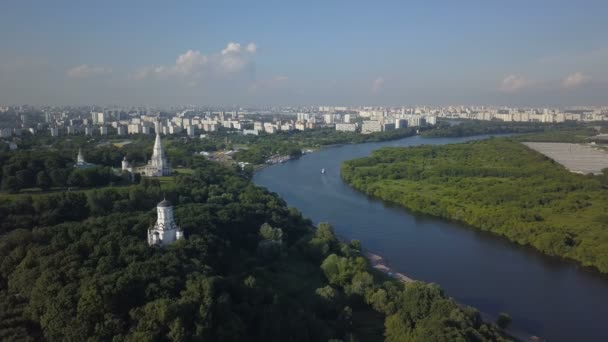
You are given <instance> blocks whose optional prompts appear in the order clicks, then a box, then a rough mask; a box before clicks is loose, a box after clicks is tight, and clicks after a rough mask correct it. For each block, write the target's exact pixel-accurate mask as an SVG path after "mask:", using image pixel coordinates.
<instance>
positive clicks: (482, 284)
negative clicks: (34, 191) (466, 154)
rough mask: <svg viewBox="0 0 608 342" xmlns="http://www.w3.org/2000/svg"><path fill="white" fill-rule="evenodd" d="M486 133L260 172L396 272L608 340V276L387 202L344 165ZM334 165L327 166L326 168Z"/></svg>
mask: <svg viewBox="0 0 608 342" xmlns="http://www.w3.org/2000/svg"><path fill="white" fill-rule="evenodd" d="M481 138H486V136H477V137H466V138H433V139H429V138H422V137H420V136H415V137H410V138H405V139H401V140H396V141H389V142H381V143H366V144H358V145H344V146H339V147H332V148H328V149H324V150H321V151H318V152H315V153H312V154H308V155H305V156H302V157H301V158H300V159H297V160H293V161H290V162H287V163H284V164H278V165H275V166H272V167H268V168H265V169H263V170H261V171H259V172H257V173H256V174H255V176H254V178H253V179H254V182H255V183H256V184H257V185H259V186H263V187H266V188H267V189H269V190H270V191H273V192H276V193H278V194H279V195H280V196H281V197H282V198H283V199H285V201H286V202H287V203H288V204H289V206H292V207H296V208H298V209H299V210H300V211H301V212H302V214H303V215H304V216H305V217H308V218H310V219H312V220H313V222H315V223H318V222H324V221H326V222H329V223H331V224H332V225H333V227H334V229H335V231H336V233H337V234H338V235H340V236H343V237H345V238H347V239H358V240H360V241H361V242H362V244H363V246H364V247H366V248H367V249H369V250H371V251H373V252H375V253H378V254H380V255H382V256H384V257H385V258H386V259H387V260H388V261H389V263H390V265H391V266H392V268H393V270H394V271H396V272H401V273H404V274H405V275H407V276H409V277H411V278H414V279H417V280H422V281H426V282H434V283H437V284H439V285H441V286H442V287H443V288H444V289H445V291H446V292H447V294H448V295H450V296H451V297H454V298H455V299H456V300H457V301H459V302H461V303H464V304H467V305H471V306H474V307H476V308H477V309H479V310H480V311H482V312H484V313H486V314H489V315H490V316H497V315H498V314H499V313H500V312H507V313H509V315H511V317H512V319H513V323H512V328H513V330H515V331H518V332H524V333H526V334H529V335H536V336H540V337H542V338H544V339H546V340H547V341H608V332H607V329H608V328H607V327H606V323H608V278H607V277H605V276H602V275H600V274H598V273H597V272H594V271H592V270H588V269H585V268H582V267H579V266H577V265H576V264H575V263H573V262H567V261H563V260H559V259H556V258H550V257H547V256H544V255H542V254H541V253H539V252H536V251H534V250H531V249H530V248H527V247H522V246H518V245H516V244H514V243H511V242H509V241H507V240H505V239H503V238H501V237H497V236H494V235H492V234H489V233H484V232H480V231H476V230H474V229H471V228H469V227H466V226H464V225H462V224H458V223H453V222H448V221H445V220H442V219H437V218H432V217H428V216H421V215H415V214H412V213H410V212H408V211H407V210H405V209H402V208H398V207H394V206H390V205H385V204H383V203H382V202H380V201H377V200H373V199H370V198H368V197H367V196H366V195H364V194H362V193H359V192H357V191H355V190H353V189H351V188H350V187H349V186H347V185H346V184H345V183H344V182H343V181H342V179H341V178H340V164H341V163H342V162H343V161H345V160H349V159H354V158H358V157H363V156H367V155H369V154H370V153H371V152H372V151H374V150H376V149H378V148H380V147H385V146H415V145H421V144H449V143H458V142H464V141H468V140H474V139H481ZM322 168H325V169H326V173H325V174H321V172H320V170H321V169H322Z"/></svg>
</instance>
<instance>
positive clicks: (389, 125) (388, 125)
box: [382, 122, 395, 132]
mask: <svg viewBox="0 0 608 342" xmlns="http://www.w3.org/2000/svg"><path fill="white" fill-rule="evenodd" d="M394 129H395V123H393V122H384V123H382V131H383V132H385V131H392V130H394Z"/></svg>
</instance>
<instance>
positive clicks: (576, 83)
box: [562, 71, 590, 88]
mask: <svg viewBox="0 0 608 342" xmlns="http://www.w3.org/2000/svg"><path fill="white" fill-rule="evenodd" d="M589 79H590V77H589V76H587V75H585V74H583V73H582V72H580V71H578V72H575V73H574V74H570V75H568V76H567V77H566V78H564V80H563V81H562V87H564V88H578V87H580V86H582V85H583V84H585V83H586V82H587V81H589Z"/></svg>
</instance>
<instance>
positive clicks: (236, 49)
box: [222, 42, 241, 55]
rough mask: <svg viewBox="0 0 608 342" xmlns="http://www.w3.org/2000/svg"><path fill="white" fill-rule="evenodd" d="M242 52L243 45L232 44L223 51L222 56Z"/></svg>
mask: <svg viewBox="0 0 608 342" xmlns="http://www.w3.org/2000/svg"><path fill="white" fill-rule="evenodd" d="M240 52H241V44H239V43H234V42H230V43H228V45H226V48H225V49H224V50H222V55H227V54H229V53H240Z"/></svg>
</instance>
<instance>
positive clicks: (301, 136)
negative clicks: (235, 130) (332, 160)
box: [230, 128, 416, 164]
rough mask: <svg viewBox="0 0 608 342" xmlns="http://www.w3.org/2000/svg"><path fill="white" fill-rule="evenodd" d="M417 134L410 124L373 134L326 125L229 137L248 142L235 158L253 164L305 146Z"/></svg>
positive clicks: (293, 154)
mask: <svg viewBox="0 0 608 342" xmlns="http://www.w3.org/2000/svg"><path fill="white" fill-rule="evenodd" d="M415 134H416V131H415V130H414V129H411V128H405V129H398V130H392V131H386V132H377V133H372V134H361V133H356V132H342V131H336V130H335V129H333V128H324V129H315V130H306V131H302V132H299V131H295V132H278V133H275V134H262V135H259V136H253V135H248V136H234V137H230V140H231V142H232V143H233V144H247V145H248V148H247V149H244V150H242V151H240V152H238V153H237V154H235V156H234V158H235V159H236V160H238V161H244V162H249V163H252V164H263V163H264V162H265V161H266V160H267V159H268V158H269V157H270V156H272V155H274V154H280V155H289V156H291V157H298V156H300V154H301V150H302V149H305V148H319V147H322V146H327V145H336V144H358V143H365V142H378V141H387V140H395V139H400V138H405V137H409V136H412V135H415Z"/></svg>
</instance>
